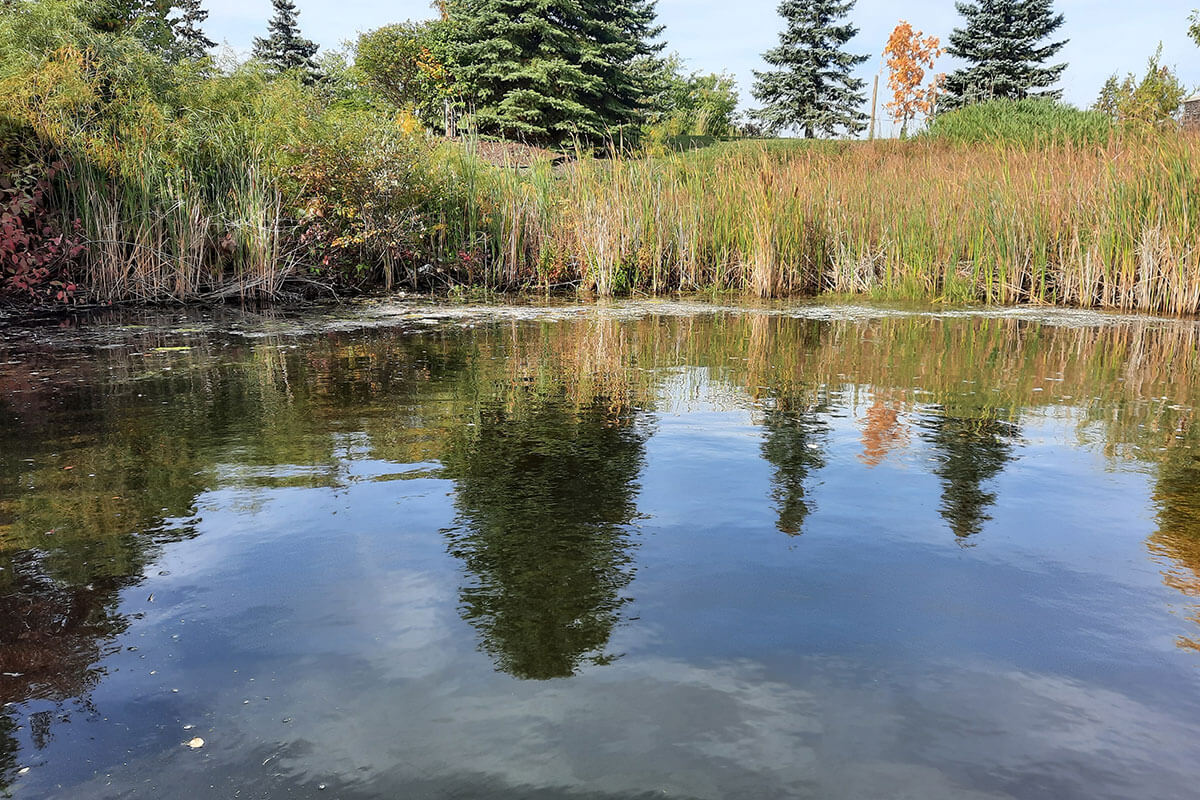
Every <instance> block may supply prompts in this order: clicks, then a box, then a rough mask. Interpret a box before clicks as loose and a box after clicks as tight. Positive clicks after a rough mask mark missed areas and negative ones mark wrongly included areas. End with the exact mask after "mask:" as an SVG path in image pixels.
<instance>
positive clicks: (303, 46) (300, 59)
mask: <svg viewBox="0 0 1200 800" xmlns="http://www.w3.org/2000/svg"><path fill="white" fill-rule="evenodd" d="M271 4H272V5H274V6H275V16H274V17H272V18H271V22H270V25H269V26H268V30H269V31H270V35H269V36H268V37H267V38H265V39H262V38H255V40H254V57H255V58H257V59H259V60H261V61H263V62H265V63H266V64H267V65H269V66H270V67H271V68H272V69H274V70H275V71H277V72H292V71H293V70H295V71H299V73H300V74H301V75H302V76H303V77H304V79H305V81H306V82H309V83H311V82H313V81H315V80H316V79H317V63H316V61H314V60H313V57H314V56H315V55H316V54H317V45H316V44H315V43H314V42H312V41H310V40H308V39H305V38H304V37H303V36H301V35H300V26H299V25H298V24H297V21H296V17H298V16H299V13H300V12H299V11H297V10H296V4H295V3H293V2H292V0H271Z"/></svg>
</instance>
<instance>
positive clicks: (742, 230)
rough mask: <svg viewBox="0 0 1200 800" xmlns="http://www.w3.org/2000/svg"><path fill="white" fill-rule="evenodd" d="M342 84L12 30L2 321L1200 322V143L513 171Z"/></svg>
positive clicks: (951, 145) (1006, 126) (0, 102)
mask: <svg viewBox="0 0 1200 800" xmlns="http://www.w3.org/2000/svg"><path fill="white" fill-rule="evenodd" d="M335 66H336V64H334V65H331V66H330V68H329V69H328V70H327V75H326V77H325V78H324V79H323V80H322V81H321V82H319V83H318V84H316V85H309V84H306V83H305V82H304V81H303V80H300V79H299V78H297V77H295V76H290V77H289V76H287V75H272V74H269V73H268V72H266V71H264V70H263V68H262V66H261V65H255V64H254V63H251V64H243V65H231V66H229V67H226V68H218V67H217V65H214V64H212V63H211V62H209V61H207V60H201V61H187V60H184V61H179V62H173V61H171V60H169V59H168V60H164V59H163V58H161V57H157V56H154V55H153V53H150V52H149V51H148V50H147V49H146V45H145V43H144V42H140V41H139V40H138V39H137V38H136V36H134V35H133V34H128V35H117V34H110V33H100V32H97V30H96V28H95V26H94V25H92V24H90V23H89V22H88V21H87V19H85V18H83V17H80V16H79V12H78V9H77V8H76V7H75V6H74V5H72V4H71V3H70V2H66V0H46V2H42V3H37V4H21V5H19V6H14V7H13V8H12V9H9V10H7V11H5V12H4V13H0V295H4V296H6V297H7V298H8V299H10V300H11V299H17V300H24V301H34V302H47V301H50V302H79V301H87V302H128V301H141V302H161V301H192V300H196V299H210V300H212V299H221V298H228V297H242V298H248V297H256V298H277V297H280V296H283V295H286V294H294V293H297V292H308V293H320V294H326V295H327V296H335V297H340V296H342V294H343V293H345V292H354V291H361V290H370V291H374V290H382V291H390V290H394V289H396V288H398V287H412V288H420V289H426V290H441V291H445V290H450V289H454V288H455V287H467V288H476V287H481V288H494V289H507V290H513V289H516V290H521V289H525V290H545V289H548V288H558V289H570V288H574V289H576V290H578V291H581V292H589V293H596V294H600V295H614V294H623V293H640V292H645V293H659V292H668V291H675V290H697V289H719V290H730V291H742V292H747V293H751V294H754V295H758V296H763V297H778V296H789V295H810V294H816V293H821V292H836V293H840V294H846V293H869V294H881V295H887V296H892V297H897V296H899V297H913V298H924V299H930V298H932V299H944V300H947V301H954V302H961V301H983V302H992V303H1053V304H1064V305H1078V306H1099V307H1107V308H1120V309H1129V310H1135V309H1136V310H1145V311H1156V312H1164V313H1176V314H1185V313H1196V312H1200V264H1198V263H1197V260H1198V258H1200V256H1198V255H1197V248H1196V245H1195V242H1197V241H1200V236H1198V234H1200V209H1198V208H1197V206H1196V204H1195V203H1194V201H1193V200H1191V198H1193V197H1195V196H1197V194H1198V190H1200V158H1198V156H1200V139H1198V138H1197V137H1195V136H1189V135H1184V134H1181V133H1179V132H1178V131H1177V130H1170V131H1149V132H1142V133H1137V132H1131V131H1119V132H1118V131H1114V130H1113V127H1112V123H1111V122H1110V121H1109V120H1108V119H1107V118H1106V117H1104V116H1103V115H1097V114H1091V113H1084V112H1078V111H1073V110H1070V109H1064V108H1061V107H1057V106H1053V105H1039V104H1036V103H1035V104H1029V103H1025V104H1010V105H1004V104H1002V103H999V104H998V103H991V104H984V105H983V106H979V107H975V108H972V109H968V110H966V111H963V112H955V113H954V114H949V115H945V116H943V117H940V118H939V119H938V120H937V122H936V123H935V124H934V126H933V127H932V129H931V131H930V132H929V134H928V135H926V136H922V137H920V138H918V139H915V140H910V141H904V142H897V141H885V142H817V143H806V142H791V141H774V142H756V141H743V142H727V143H718V144H716V145H714V146H712V147H709V148H707V149H702V150H695V151H689V152H674V153H672V152H667V153H666V154H664V155H646V154H644V153H637V152H631V153H629V154H622V155H621V156H620V157H609V158H593V157H591V156H590V155H587V156H585V157H577V158H575V159H574V160H571V161H570V162H569V163H567V164H565V165H559V166H555V165H553V164H551V163H550V162H548V161H546V162H542V163H536V164H534V165H532V166H522V167H521V168H513V167H510V166H505V165H503V164H500V165H498V164H495V163H489V162H488V161H487V160H486V159H484V158H481V157H480V154H479V143H478V142H474V143H473V142H471V141H470V140H467V141H465V142H462V141H459V142H446V141H443V140H441V139H438V138H436V137H430V136H428V135H427V134H426V133H425V132H424V130H423V126H422V125H420V124H419V122H418V121H417V120H416V119H415V118H413V117H412V116H410V115H406V114H403V113H402V114H397V113H395V111H394V109H393V110H390V111H389V110H388V109H386V108H384V107H381V106H380V105H378V103H377V102H376V101H374V100H372V99H371V98H370V97H368V96H366V95H364V93H363V90H362V87H361V86H360V85H359V84H358V83H356V82H355V79H354V78H353V77H352V76H351V77H347V76H348V75H350V73H349V72H347V71H346V70H345V69H343V70H342V72H338V71H337V70H336V69H334V68H333V67H335ZM492 149H493V150H494V149H495V148H492ZM579 155H580V154H578V153H577V154H576V156H579ZM493 161H494V159H493Z"/></svg>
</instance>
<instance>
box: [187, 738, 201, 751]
mask: <svg viewBox="0 0 1200 800" xmlns="http://www.w3.org/2000/svg"><path fill="white" fill-rule="evenodd" d="M187 746H188V747H190V748H192V749H193V750H199V749H200V748H201V747H204V740H203V739H201V738H200V737H199V736H197V737H196V738H195V739H192V740H191V741H190V742H188V743H187Z"/></svg>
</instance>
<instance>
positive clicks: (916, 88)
mask: <svg viewBox="0 0 1200 800" xmlns="http://www.w3.org/2000/svg"><path fill="white" fill-rule="evenodd" d="M942 52H943V50H942V45H941V42H940V41H939V40H938V38H937V37H936V36H925V35H924V33H923V32H922V31H914V30H913V27H912V25H910V24H908V23H907V22H905V21H903V20H901V22H900V24H899V25H897V26H896V29H895V30H893V31H892V35H891V36H890V37H889V38H888V43H887V46H886V47H885V48H884V49H883V55H884V58H885V59H886V62H885V63H886V64H887V68H888V72H889V75H888V88H890V89H891V90H892V101H891V102H890V103H888V104H887V106H886V108H887V110H888V111H889V112H890V113H891V115H892V118H893V119H895V120H897V121H899V123H900V136H901V138H903V137H905V136H907V135H908V123H909V122H911V121H912V120H914V119H916V118H917V117H918V116H921V115H927V114H931V113H933V107H934V103H935V102H936V99H937V92H938V85H939V84H940V82H941V80H942V77H943V76H941V75H935V76H933V78H932V79H931V80H930V82H929V85H928V86H926V85H925V71H926V70H928V69H933V64H934V61H935V60H936V59H937V58H938V56H940V55H941V54H942Z"/></svg>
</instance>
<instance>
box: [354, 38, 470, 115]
mask: <svg viewBox="0 0 1200 800" xmlns="http://www.w3.org/2000/svg"><path fill="white" fill-rule="evenodd" d="M448 47H449V43H448V41H447V37H446V23H445V22H444V21H443V20H435V21H431V22H402V23H398V24H395V25H385V26H384V27H382V28H377V29H375V30H373V31H369V32H367V33H364V34H361V35H360V36H359V37H358V43H357V44H356V45H355V51H354V63H355V64H356V65H357V67H358V68H359V69H360V70H361V71H362V74H363V75H364V76H366V79H367V82H368V84H369V85H370V86H371V88H373V89H374V90H375V91H377V92H378V93H379V94H380V95H382V96H383V98H385V99H386V100H387V101H388V102H390V103H392V104H394V105H396V106H398V107H400V108H404V109H407V110H409V111H412V112H413V113H414V114H415V115H416V116H417V118H418V119H420V120H422V121H423V122H424V123H426V124H431V123H432V122H433V120H434V119H436V118H437V117H439V116H441V115H443V114H444V111H445V104H446V102H447V101H448V100H449V99H450V96H451V85H452V80H451V77H450V76H451V71H450V68H449V66H448V58H449V53H448Z"/></svg>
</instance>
